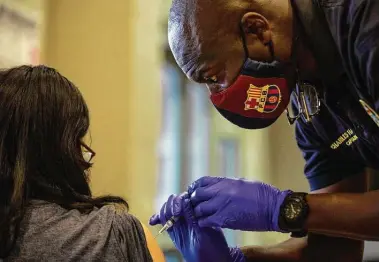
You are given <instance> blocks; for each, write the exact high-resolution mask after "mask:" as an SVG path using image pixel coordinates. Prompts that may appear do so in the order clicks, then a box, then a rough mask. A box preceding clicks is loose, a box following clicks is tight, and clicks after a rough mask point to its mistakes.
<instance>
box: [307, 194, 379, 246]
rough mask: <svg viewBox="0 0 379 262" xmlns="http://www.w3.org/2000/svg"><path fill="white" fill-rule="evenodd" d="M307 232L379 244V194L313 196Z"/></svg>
mask: <svg viewBox="0 0 379 262" xmlns="http://www.w3.org/2000/svg"><path fill="white" fill-rule="evenodd" d="M307 198H308V203H309V206H310V213H309V217H308V219H307V222H306V229H308V231H309V232H313V233H318V234H322V235H331V236H339V237H347V238H352V239H357V240H379V205H378V202H379V191H372V192H368V193H357V194H345V193H341V194H314V195H309V196H308V197H307Z"/></svg>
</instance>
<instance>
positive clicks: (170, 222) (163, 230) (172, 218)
mask: <svg viewBox="0 0 379 262" xmlns="http://www.w3.org/2000/svg"><path fill="white" fill-rule="evenodd" d="M178 220H179V217H171V218H170V219H169V220H167V222H166V224H164V226H163V227H162V228H161V229H160V230H159V231H158V234H157V236H156V237H158V236H159V235H161V234H163V233H164V232H166V231H167V230H168V229H169V228H170V227H172V226H173V225H174V223H175V222H176V221H178Z"/></svg>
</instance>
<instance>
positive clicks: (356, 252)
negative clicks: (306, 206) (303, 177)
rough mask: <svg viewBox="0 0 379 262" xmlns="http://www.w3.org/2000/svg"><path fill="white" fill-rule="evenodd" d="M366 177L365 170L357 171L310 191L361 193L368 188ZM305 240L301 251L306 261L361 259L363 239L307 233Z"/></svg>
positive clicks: (346, 261) (351, 261)
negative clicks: (338, 180)
mask: <svg viewBox="0 0 379 262" xmlns="http://www.w3.org/2000/svg"><path fill="white" fill-rule="evenodd" d="M366 177H367V176H366V174H365V172H363V173H358V174H356V175H354V176H350V177H348V178H346V179H344V180H342V181H340V182H338V183H335V184H333V185H330V186H327V187H325V188H321V189H319V190H315V191H313V192H312V193H318V194H320V193H338V192H353V193H363V192H366V191H367V188H368V185H367V179H366ZM311 212H312V211H311ZM307 241H308V243H307V245H306V248H305V249H304V253H303V255H304V256H306V257H307V258H309V259H307V261H336V262H340V261H341V262H342V261H343V262H356V261H362V257H363V249H364V243H363V241H359V240H353V239H347V238H340V237H330V236H324V235H318V234H309V235H308V238H307Z"/></svg>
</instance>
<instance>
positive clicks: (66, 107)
mask: <svg viewBox="0 0 379 262" xmlns="http://www.w3.org/2000/svg"><path fill="white" fill-rule="evenodd" d="M88 128H89V113H88V108H87V106H86V103H85V101H84V99H83V97H82V95H81V94H80V92H79V90H78V88H77V87H76V86H75V85H74V84H73V83H71V82H70V81H69V80H68V79H67V78H65V77H64V76H62V75H61V74H59V73H58V72H57V71H56V70H55V69H53V68H49V67H46V66H35V67H32V66H21V67H17V68H12V69H9V70H3V71H0V258H4V257H6V256H8V255H9V253H10V251H11V250H12V248H13V246H14V244H15V241H16V240H17V237H18V233H19V230H20V222H21V220H22V218H23V214H24V210H25V208H26V206H27V204H28V202H29V200H31V199H40V200H46V201H49V202H54V203H57V204H59V205H61V206H63V207H65V208H68V209H78V210H80V211H81V212H90V211H91V210H92V209H93V208H94V207H101V206H103V205H106V204H108V203H120V204H123V205H125V206H126V208H128V205H127V203H126V202H125V200H123V199H122V198H119V197H114V196H104V197H98V198H94V197H92V196H91V190H90V187H89V184H88V181H87V179H88V178H87V176H86V173H85V170H87V169H88V168H89V167H90V164H89V163H87V162H86V161H85V160H84V158H83V154H82V139H83V137H84V136H85V135H86V133H87V131H88Z"/></svg>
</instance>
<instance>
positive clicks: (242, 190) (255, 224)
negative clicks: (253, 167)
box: [188, 177, 291, 232]
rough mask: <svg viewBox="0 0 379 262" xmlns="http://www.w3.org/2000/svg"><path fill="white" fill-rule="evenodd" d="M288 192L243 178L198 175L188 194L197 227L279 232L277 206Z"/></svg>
mask: <svg viewBox="0 0 379 262" xmlns="http://www.w3.org/2000/svg"><path fill="white" fill-rule="evenodd" d="M290 192H291V191H280V190H279V189H277V188H275V187H273V186H270V185H267V184H264V183H261V182H253V181H247V180H243V179H231V178H220V177H202V178H200V179H198V180H197V181H195V182H194V183H192V185H191V186H190V187H189V190H188V193H189V194H190V196H191V203H192V205H193V206H194V208H195V216H196V218H197V219H198V220H199V226H201V227H221V228H229V229H239V230H248V231H278V232H283V231H282V230H281V229H280V228H279V225H278V218H279V213H280V206H281V205H282V203H283V201H284V199H285V198H286V196H287V195H288V194H289V193H290Z"/></svg>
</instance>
